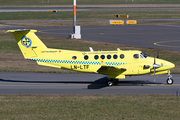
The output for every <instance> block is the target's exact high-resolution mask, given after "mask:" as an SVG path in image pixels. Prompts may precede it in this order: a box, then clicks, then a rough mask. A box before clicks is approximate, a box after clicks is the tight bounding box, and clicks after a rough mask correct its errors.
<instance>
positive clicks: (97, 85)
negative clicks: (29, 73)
mask: <svg viewBox="0 0 180 120" xmlns="http://www.w3.org/2000/svg"><path fill="white" fill-rule="evenodd" d="M106 80H107V77H103V78H100V79H97V80H95V81H94V82H92V81H23V80H5V79H0V81H1V82H23V83H64V84H71V83H72V84H89V85H88V86H87V89H101V88H104V87H108V86H107V85H106ZM147 84H163V83H158V82H152V81H148V80H131V81H129V80H128V81H121V80H120V81H119V82H118V83H117V84H116V85H114V86H145V85H147Z"/></svg>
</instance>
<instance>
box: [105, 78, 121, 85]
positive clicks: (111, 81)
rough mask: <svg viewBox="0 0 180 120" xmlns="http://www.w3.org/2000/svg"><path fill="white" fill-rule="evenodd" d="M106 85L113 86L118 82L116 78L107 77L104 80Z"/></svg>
mask: <svg viewBox="0 0 180 120" xmlns="http://www.w3.org/2000/svg"><path fill="white" fill-rule="evenodd" d="M106 84H107V86H113V85H117V84H118V79H111V78H108V79H107V81H106Z"/></svg>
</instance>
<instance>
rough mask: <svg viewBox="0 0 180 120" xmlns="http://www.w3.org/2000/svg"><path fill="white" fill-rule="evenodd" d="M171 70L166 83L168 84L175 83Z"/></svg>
mask: <svg viewBox="0 0 180 120" xmlns="http://www.w3.org/2000/svg"><path fill="white" fill-rule="evenodd" d="M170 73H171V72H170V71H169V73H168V75H167V76H168V79H167V80H166V83H167V84H168V85H172V84H173V82H174V81H173V79H172V75H171V74H170Z"/></svg>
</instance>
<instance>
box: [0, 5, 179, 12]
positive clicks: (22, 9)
mask: <svg viewBox="0 0 180 120" xmlns="http://www.w3.org/2000/svg"><path fill="white" fill-rule="evenodd" d="M173 9H180V7H78V6H77V11H93V10H173ZM48 10H55V11H57V12H58V11H59V12H60V11H73V6H72V7H46V8H40V7H19V8H17V7H14V8H13V7H9V8H8V7H6V8H0V12H45V11H48Z"/></svg>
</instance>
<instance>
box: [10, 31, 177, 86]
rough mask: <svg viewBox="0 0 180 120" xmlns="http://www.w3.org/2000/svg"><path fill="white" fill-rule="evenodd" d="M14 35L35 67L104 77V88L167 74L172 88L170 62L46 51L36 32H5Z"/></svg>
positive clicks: (130, 54)
mask: <svg viewBox="0 0 180 120" xmlns="http://www.w3.org/2000/svg"><path fill="white" fill-rule="evenodd" d="M7 32H11V33H13V35H14V37H15V39H16V41H17V44H18V45H19V48H20V49H21V52H22V54H23V56H24V58H25V59H27V60H33V61H36V62H37V64H38V65H44V66H49V67H56V68H62V69H69V70H74V71H79V72H87V73H99V74H104V75H107V78H108V80H107V85H108V86H112V85H113V84H115V83H117V82H118V79H125V77H126V76H134V75H143V74H149V75H158V74H166V73H168V79H167V81H166V82H167V84H173V79H172V78H171V77H172V76H171V75H170V69H172V68H174V67H175V65H174V64H173V63H171V62H168V61H165V60H162V59H158V58H152V57H148V56H147V55H145V54H144V53H143V52H141V51H138V50H120V49H119V48H118V49H117V51H94V50H93V49H92V48H90V51H72V50H64V49H51V48H47V47H46V46H45V45H44V44H43V43H42V41H41V40H40V39H39V38H38V37H37V36H36V35H35V32H37V30H27V29H23V30H21V29H19V30H8V31H7Z"/></svg>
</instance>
